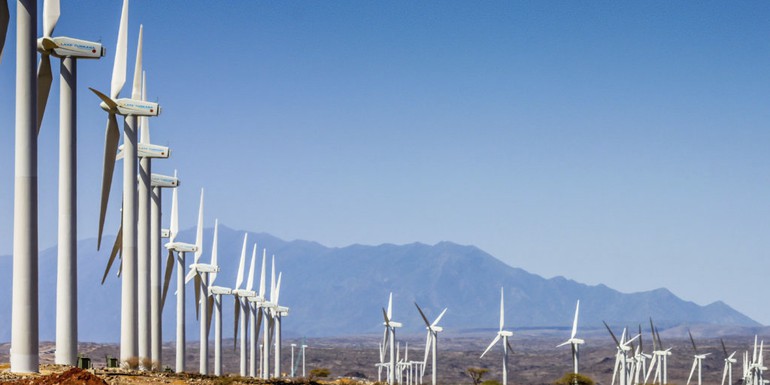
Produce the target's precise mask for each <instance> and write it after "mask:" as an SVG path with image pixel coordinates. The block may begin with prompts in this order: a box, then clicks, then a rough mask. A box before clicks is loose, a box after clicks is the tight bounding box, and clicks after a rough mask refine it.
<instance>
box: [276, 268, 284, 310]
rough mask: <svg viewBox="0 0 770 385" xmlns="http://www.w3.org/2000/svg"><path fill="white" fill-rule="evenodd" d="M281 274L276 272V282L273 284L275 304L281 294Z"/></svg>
mask: <svg viewBox="0 0 770 385" xmlns="http://www.w3.org/2000/svg"><path fill="white" fill-rule="evenodd" d="M281 276H283V273H282V272H279V273H278V283H276V284H275V304H276V305H278V298H279V297H280V296H281Z"/></svg>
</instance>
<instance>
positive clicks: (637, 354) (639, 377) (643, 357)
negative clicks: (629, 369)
mask: <svg viewBox="0 0 770 385" xmlns="http://www.w3.org/2000/svg"><path fill="white" fill-rule="evenodd" d="M638 336H639V346H637V347H636V348H635V349H634V364H635V365H634V368H635V370H634V373H633V375H634V384H635V385H636V384H643V383H646V381H647V377H646V376H645V374H646V373H647V359H649V358H652V356H650V355H649V354H647V353H645V352H644V346H643V345H642V340H643V338H642V325H639V334H638ZM632 346H633V345H632Z"/></svg>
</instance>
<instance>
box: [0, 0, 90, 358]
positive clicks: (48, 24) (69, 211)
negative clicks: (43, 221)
mask: <svg viewBox="0 0 770 385" xmlns="http://www.w3.org/2000/svg"><path fill="white" fill-rule="evenodd" d="M2 3H3V4H2V5H0V8H4V10H5V11H6V13H7V10H8V4H7V2H5V1H2ZM2 13H3V12H2V11H0V18H3V17H2ZM59 15H60V6H59V0H44V1H43V37H42V38H40V39H38V42H37V49H38V51H39V52H40V66H39V67H38V73H37V90H38V91H37V116H38V119H37V130H38V133H39V132H40V125H41V124H42V121H43V113H44V112H45V106H46V102H47V101H48V94H49V92H50V90H51V83H52V82H53V75H52V73H51V58H50V57H51V56H54V57H58V58H61V66H60V68H61V69H60V85H61V91H60V93H59V103H60V107H59V243H58V268H57V278H56V359H55V362H56V363H57V364H60V365H75V364H77V343H78V337H77V244H76V243H77V198H76V196H77V183H76V182H77V114H76V110H77V103H76V95H77V62H76V61H77V59H99V58H100V57H102V56H104V52H105V50H104V48H103V47H102V45H101V44H99V43H94V42H90V41H85V40H79V39H73V38H70V37H52V36H51V34H52V33H53V31H54V28H56V22H57V21H58V20H59ZM5 20H6V21H7V15H6V17H5ZM0 28H2V33H3V37H2V39H3V40H4V39H5V36H4V34H5V27H0ZM0 46H2V42H0ZM0 51H1V49H0Z"/></svg>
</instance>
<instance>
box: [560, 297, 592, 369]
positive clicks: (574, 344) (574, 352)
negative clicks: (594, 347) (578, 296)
mask: <svg viewBox="0 0 770 385" xmlns="http://www.w3.org/2000/svg"><path fill="white" fill-rule="evenodd" d="M579 312H580V300H578V301H577V305H575V319H574V320H573V321H572V334H570V337H569V339H568V340H567V341H564V342H562V343H561V344H559V345H558V346H556V347H557V348H559V347H562V346H564V345H567V344H569V345H570V346H571V347H572V373H574V374H578V357H579V356H578V354H579V353H578V346H580V345H582V344H583V343H585V341H583V340H581V339H580V338H575V336H576V335H577V325H578V313H579Z"/></svg>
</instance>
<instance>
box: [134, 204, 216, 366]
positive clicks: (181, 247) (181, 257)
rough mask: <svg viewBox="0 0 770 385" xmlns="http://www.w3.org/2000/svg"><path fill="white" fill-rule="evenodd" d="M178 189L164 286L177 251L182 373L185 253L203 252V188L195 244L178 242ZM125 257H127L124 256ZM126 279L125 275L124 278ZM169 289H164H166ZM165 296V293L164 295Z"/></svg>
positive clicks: (179, 363) (178, 346)
mask: <svg viewBox="0 0 770 385" xmlns="http://www.w3.org/2000/svg"><path fill="white" fill-rule="evenodd" d="M177 191H178V189H174V192H173V194H172V196H171V227H170V229H169V230H170V234H169V238H170V239H169V242H168V243H166V245H165V246H166V249H167V250H168V262H169V263H168V264H167V265H166V282H164V283H163V286H164V288H168V284H169V281H170V278H171V274H170V271H171V270H172V269H173V266H174V252H176V253H177V257H176V266H177V274H176V367H175V370H176V372H177V373H182V372H183V371H184V367H185V330H184V324H185V319H184V313H185V303H184V301H185V287H184V285H185V273H184V271H185V264H186V263H185V254H186V253H195V259H199V258H200V254H201V253H203V189H201V199H200V206H199V208H198V229H197V232H196V236H195V244H190V243H183V242H177V241H176V236H177V233H179V201H178V197H177V195H178V193H177ZM124 259H125V257H124ZM123 279H125V277H124V278H123ZM165 290H167V289H164V291H165ZM164 298H165V295H164Z"/></svg>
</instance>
